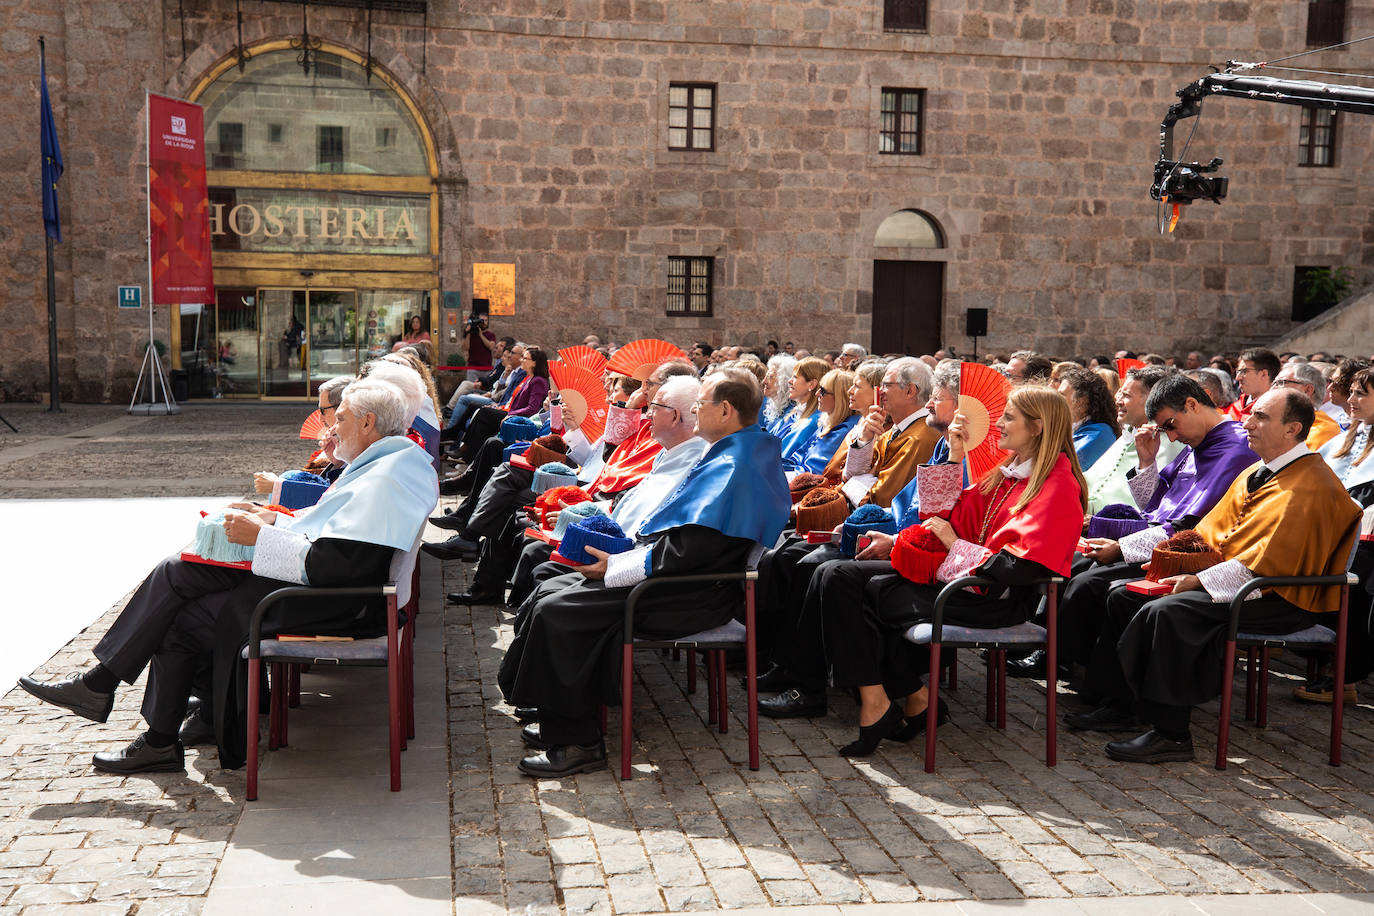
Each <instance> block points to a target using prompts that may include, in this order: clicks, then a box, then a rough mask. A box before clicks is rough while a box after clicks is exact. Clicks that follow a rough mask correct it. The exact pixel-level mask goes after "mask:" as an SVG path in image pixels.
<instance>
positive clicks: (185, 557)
mask: <svg viewBox="0 0 1374 916" xmlns="http://www.w3.org/2000/svg"><path fill="white" fill-rule="evenodd" d="M181 560H182V562H183V563H203V564H205V565H206V566H223V567H226V568H228V569H246V570H249V571H250V572H251V571H252V569H253V561H252V560H235V561H234V562H232V563H226V562H224V561H223V560H211V559H209V558H207V557H202V556H201V555H200V554H198V553H191V552H190V551H189V550H185V551H182V554H181Z"/></svg>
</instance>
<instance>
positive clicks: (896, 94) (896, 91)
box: [878, 86, 926, 156]
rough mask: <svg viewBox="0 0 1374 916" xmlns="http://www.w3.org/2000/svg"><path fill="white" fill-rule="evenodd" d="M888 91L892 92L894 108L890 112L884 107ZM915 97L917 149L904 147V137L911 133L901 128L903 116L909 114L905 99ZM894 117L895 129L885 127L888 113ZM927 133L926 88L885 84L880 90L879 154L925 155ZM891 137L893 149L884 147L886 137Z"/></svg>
mask: <svg viewBox="0 0 1374 916" xmlns="http://www.w3.org/2000/svg"><path fill="white" fill-rule="evenodd" d="M888 93H892V94H893V95H892V98H893V106H894V107H893V109H892V111H891V112H889V111H888V110H887V109H886V108H884V107H883V102H884V100H885V99H886V98H887V96H888ZM909 97H914V98H915V99H916V130H915V135H916V149H914V150H906V149H902V148H901V146H902V143H901V141H902V137H903V136H904V135H906V134H909V133H910V132H908V131H903V130H902V129H901V116H902V115H903V114H908V113H909V112H904V111H903V110H902V101H903V99H906V98H909ZM889 113H890V114H891V115H892V118H893V130H884V129H883V119H884V117H886V116H887V115H888V114H889ZM925 133H926V90H925V89H914V88H907V87H901V86H883V87H882V88H881V89H879V90H878V154H879V155H881V156H924V155H925V146H926V142H925ZM888 137H890V138H891V140H892V149H883V141H884V139H886V138H888Z"/></svg>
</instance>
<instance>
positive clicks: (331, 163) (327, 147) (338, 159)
mask: <svg viewBox="0 0 1374 916" xmlns="http://www.w3.org/2000/svg"><path fill="white" fill-rule="evenodd" d="M315 143H316V146H315V161H316V163H318V165H319V168H320V171H321V172H342V171H343V170H344V129H343V128H342V127H337V126H331V125H327V124H321V125H319V127H318V128H317V130H316V133H315Z"/></svg>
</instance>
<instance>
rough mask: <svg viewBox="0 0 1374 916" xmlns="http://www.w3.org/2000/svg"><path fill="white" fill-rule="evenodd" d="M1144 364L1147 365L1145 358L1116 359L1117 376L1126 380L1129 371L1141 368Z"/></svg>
mask: <svg viewBox="0 0 1374 916" xmlns="http://www.w3.org/2000/svg"><path fill="white" fill-rule="evenodd" d="M1143 365H1145V360H1143V359H1118V360H1117V361H1116V375H1117V378H1119V379H1121V380H1122V381H1123V382H1124V381H1126V373H1127V372H1130V371H1131V370H1132V369H1139V368H1140V367H1141V366H1143Z"/></svg>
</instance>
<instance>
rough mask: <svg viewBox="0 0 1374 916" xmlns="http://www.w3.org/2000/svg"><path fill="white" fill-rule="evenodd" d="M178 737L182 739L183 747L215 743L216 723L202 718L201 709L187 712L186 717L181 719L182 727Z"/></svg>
mask: <svg viewBox="0 0 1374 916" xmlns="http://www.w3.org/2000/svg"><path fill="white" fill-rule="evenodd" d="M177 737H178V738H180V739H181V746H182V747H197V746H199V745H202V744H214V743H216V741H217V739H216V737H215V725H214V723H213V722H208V721H206V720H205V719H204V718H202V716H201V714H200V711H199V710H193V711H191V712H189V713H187V714H186V718H185V719H182V720H181V728H180V730H178V731H177Z"/></svg>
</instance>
